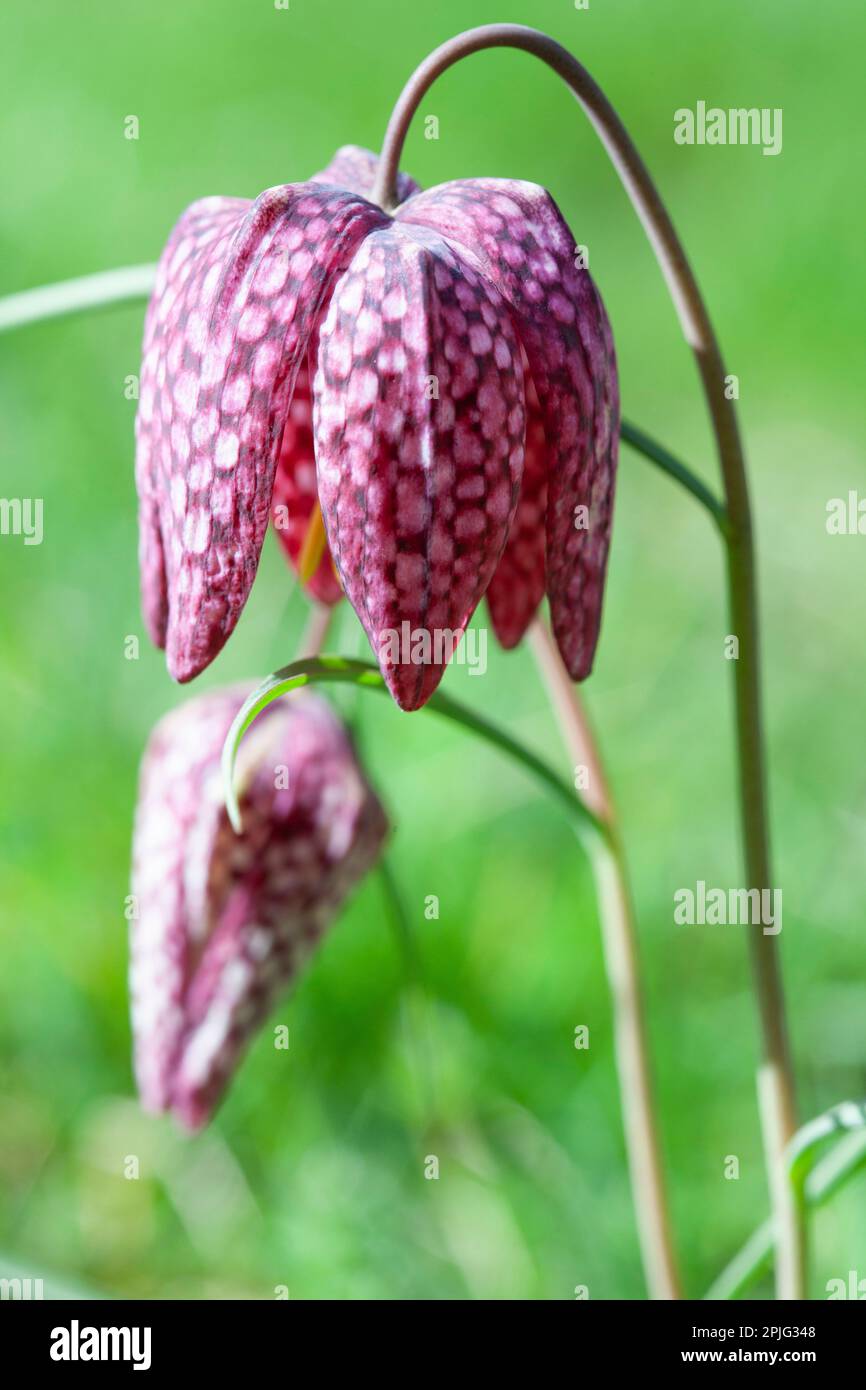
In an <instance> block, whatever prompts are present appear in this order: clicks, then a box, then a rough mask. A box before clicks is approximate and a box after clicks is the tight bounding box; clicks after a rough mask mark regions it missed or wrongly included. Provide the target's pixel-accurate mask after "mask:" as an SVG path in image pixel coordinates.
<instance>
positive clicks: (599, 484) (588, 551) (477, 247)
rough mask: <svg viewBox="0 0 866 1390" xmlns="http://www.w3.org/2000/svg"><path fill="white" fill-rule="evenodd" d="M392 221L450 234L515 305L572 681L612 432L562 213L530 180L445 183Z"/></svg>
mask: <svg viewBox="0 0 866 1390" xmlns="http://www.w3.org/2000/svg"><path fill="white" fill-rule="evenodd" d="M397 220H398V223H400V224H401V225H402V224H404V223H411V224H413V225H421V226H425V227H431V228H434V229H435V230H436V231H438V232H440V233H441V234H442V235H443V236H445V237H447V238H448V239H449V240H450V241H453V242H455V243H458V244H459V245H460V246H461V248H462V250H463V251H464V252H465V254H466V255H467V256H469V257H470V258H472V260H473V263H474V264H476V265H478V267H479V268H480V269H481V271H482V272H483V274H484V275H486V276H488V277H489V278H490V280H491V281H492V282H493V283H494V284H495V285H496V287H497V288H498V289H499V291H500V292H501V294H502V295H503V297H504V298H505V299H506V300H507V302H508V303H509V304H510V305H511V307H512V309H513V311H514V314H515V318H516V322H517V325H518V331H519V333H520V337H521V341H522V343H523V346H524V348H525V350H526V355H527V358H528V360H529V365H530V368H531V370H532V376H533V379H534V382H535V385H536V388H537V390H538V396H539V400H540V402H541V408H542V411H543V413H544V427H545V432H546V435H547V438H548V441H549V443H550V459H549V486H548V505H547V591H548V594H549V596H550V608H551V618H552V621H553V629H554V633H555V636H556V640H557V643H558V645H559V648H560V651H561V652H562V655H563V658H564V660H565V663H566V665H567V667H568V670H569V672H570V673H571V675H572V676H573V677H574V678H575V679H576V680H580V679H582V678H583V677H584V676H586V675H588V674H589V672H590V670H591V668H592V661H593V656H594V653H595V646H596V642H597V639H598V630H599V625H600V621H601V604H602V593H603V587H604V575H605V569H606V565H607V553H608V547H609V543H610V526H611V515H612V508H613V490H614V480H615V473H616V457H617V446H618V440H619V397H618V390H617V377H616V363H615V357H614V350H613V340H612V337H611V332H610V325H609V324H608V321H607V316H606V314H605V312H604V308H603V305H602V303H601V299H600V297H599V295H598V293H597V291H596V289H595V286H594V285H593V283H592V280H591V279H590V276H589V273H588V272H587V271H586V270H583V269H579V268H577V267H576V265H575V255H576V247H575V241H574V237H573V236H572V234H571V232H570V231H569V229H568V226H567V225H566V223H565V221H564V219H563V217H562V214H561V213H560V211H559V209H558V208H557V206H556V204H555V203H554V201H553V199H552V198H551V197H550V195H549V194H548V193H546V192H545V190H544V189H542V188H538V187H537V186H536V185H534V184H529V183H522V182H518V181H516V180H507V179H470V180H466V181H464V182H456V183H447V184H443V185H441V187H439V188H434V189H431V190H429V191H428V192H426V193H419V194H418V195H417V196H416V197H414V198H412V199H411V201H410V202H409V203H407V205H406V206H405V207H404V208H401V209H399V210H398V212H397ZM578 508H585V509H586V518H584V514H583V513H582V512H579V511H578V510H577V509H578ZM584 519H587V520H588V526H586V527H582V526H581V523H582V522H583V521H584Z"/></svg>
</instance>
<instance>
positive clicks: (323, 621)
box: [298, 600, 334, 660]
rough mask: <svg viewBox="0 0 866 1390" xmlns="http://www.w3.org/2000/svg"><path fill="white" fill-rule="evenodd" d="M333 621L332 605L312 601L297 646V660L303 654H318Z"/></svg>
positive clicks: (303, 655) (326, 638)
mask: <svg viewBox="0 0 866 1390" xmlns="http://www.w3.org/2000/svg"><path fill="white" fill-rule="evenodd" d="M333 621H334V607H333V605H332V604H329V603H317V602H316V601H315V600H314V601H313V603H312V605H311V607H310V614H309V617H308V618H307V625H306V627H305V628H304V631H303V634H302V636H301V641H300V643H299V646H298V660H301V658H303V657H305V656H318V655H319V654H320V652H321V651H322V648H323V647H324V645H325V643H326V642H327V640H328V633H329V632H330V630H331V624H332V623H333Z"/></svg>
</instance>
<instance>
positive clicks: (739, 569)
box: [373, 24, 806, 1299]
mask: <svg viewBox="0 0 866 1390" xmlns="http://www.w3.org/2000/svg"><path fill="white" fill-rule="evenodd" d="M487 48H516V49H520V50H522V51H523V52H526V53H530V54H532V55H533V56H534V57H536V58H540V59H541V60H542V62H545V63H547V65H548V66H549V67H551V68H552V69H553V71H554V72H556V73H557V74H558V75H559V76H560V77H561V78H562V79H563V81H564V82H565V83H566V85H567V86H568V87H569V88H570V90H571V91H572V92H573V93H574V95H575V96H576V98H577V100H578V102H579V103H580V105H581V107H582V108H583V110H584V111H585V113H586V114H587V116H588V117H589V119H590V121H591V122H592V124H593V126H594V127H595V130H596V132H597V134H598V136H599V138H600V139H601V141H602V144H603V145H604V147H605V149H606V150H607V153H608V155H609V156H610V159H611V162H612V163H613V165H614V168H615V169H616V171H617V173H618V174H619V177H620V180H621V181H622V184H623V186H624V188H625V190H626V192H627V193H628V195H629V198H630V199H631V202H632V206H633V207H634V209H635V211H636V213H637V215H638V217H639V218H640V220H641V223H642V225H643V227H644V230H645V232H646V234H647V236H648V238H649V241H650V243H651V245H652V248H653V251H654V252H655V256H656V259H657V261H658V264H659V266H660V268H661V271H662V273H663V275H664V277H665V281H666V283H667V286H668V289H669V291H670V294H671V297H672V299H673V302H674V305H675V307H676V311H677V314H678V316H679V320H680V324H681V326H682V330H683V333H684V336H685V338H686V341H687V342H688V344H689V346H690V347H691V349H692V352H693V353H694V356H695V361H696V364H697V368H698V372H699V374H700V378H701V383H702V386H703V390H704V396H705V399H706V404H707V409H708V411H709V415H710V420H711V423H712V427H713V432H714V435H715V440H716V448H717V452H718V456H719V463H720V467H721V473H722V479H723V483H724V492H725V511H726V516H727V527H726V531H725V550H726V560H727V580H728V583H727V588H728V610H729V624H730V633H731V634H732V635H734V636H736V637H737V639H738V643H739V656H738V659H737V660H735V661H732V662H731V663H730V664H731V669H732V673H733V681H734V704H735V711H736V730H737V749H738V772H739V804H740V818H741V826H742V844H743V859H744V868H745V876H746V880H747V883H746V886H747V887H748V888H757V889H770V888H771V887H772V877H771V869H770V844H769V831H768V825H767V807H766V772H765V759H764V740H763V733H762V713H761V690H760V674H759V634H758V605H757V592H756V577H755V554H754V544H753V539H752V516H751V506H750V502H749V489H748V483H747V478H746V468H745V461H744V458H743V450H742V445H741V442H740V432H739V426H738V423H737V414H736V408H735V405H734V401H733V399H732V398H731V392H730V391H729V390H728V380H727V376H726V372H725V367H724V363H723V360H722V355H721V350H720V348H719V344H718V341H717V339H716V335H715V332H714V330H713V326H712V323H711V322H710V317H709V314H708V312H707V308H706V305H705V303H704V300H703V296H702V295H701V292H700V289H699V287H698V283H697V281H696V279H695V276H694V273H693V271H692V269H691V266H690V265H689V262H688V259H687V257H686V253H685V250H684V248H683V245H682V242H681V241H680V239H679V237H678V235H677V233H676V231H675V230H674V226H673V223H672V222H671V219H670V216H669V214H668V211H667V208H666V207H665V205H664V203H663V202H662V199H661V196H660V194H659V192H658V189H657V188H656V185H655V183H654V182H653V180H652V177H651V176H650V173H649V171H648V169H647V167H646V165H645V164H644V162H643V160H642V159H641V157H640V155H639V154H638V151H637V148H636V147H635V145H634V143H633V141H632V139H631V136H630V135H629V134H628V131H627V130H626V128H625V126H624V125H623V123H622V121H621V120H620V118H619V116H618V115H617V113H616V111H615V110H614V108H613V107H612V106H611V104H610V102H609V101H608V99H607V97H606V96H605V95H604V93H603V92H602V90H601V88H600V87H599V86H598V84H597V83H596V82H595V80H594V79H593V78H592V77H591V76H590V74H589V73H588V72H587V70H586V68H584V67H583V65H582V64H581V63H579V62H578V61H577V59H576V58H575V57H574V56H573V55H572V54H571V53H569V52H568V50H567V49H565V48H563V47H562V46H561V44H558V43H556V42H555V41H554V40H553V39H551V38H550V37H549V36H548V35H546V34H542V33H540V32H539V31H538V30H537V29H529V28H526V27H525V26H523V25H520V24H490V25H484V26H482V27H481V28H478V29H470V30H468V31H467V32H466V33H464V34H458V35H457V36H456V37H455V38H453V39H450V40H448V41H447V42H446V43H444V44H442V45H441V46H440V47H439V48H437V49H435V50H434V51H433V52H432V53H431V54H430V55H429V56H428V57H427V58H425V60H424V61H423V62H422V63H421V65H420V66H419V67H418V68H417V69H416V70H415V72H414V73H413V74H412V76H411V77H410V78H409V81H408V82H407V83H406V86H405V87H404V88H403V91H402V92H401V94H400V97H399V98H398V101H397V104H396V106H395V107H394V110H393V112H392V115H391V119H390V121H389V123H388V129H387V131H386V133H385V140H384V144H383V147H382V157H381V160H380V163H379V170H378V176H377V180H376V187H375V189H374V192H373V198H374V201H376V202H377V203H379V204H380V205H381V206H382V207H384V208H387V209H391V208H393V207H394V204H395V190H396V180H397V170H398V167H399V162H400V156H401V153H402V149H403V144H404V141H405V138H406V133H407V131H408V129H409V125H410V122H411V120H412V117H413V116H414V114H415V112H416V111H417V109H418V105H419V103H420V102H421V100H422V98H423V97H424V95H425V94H426V92H427V91H428V89H429V88H430V86H431V84H432V83H433V82H434V81H435V79H436V78H437V77H438V76H439V75H440V74H441V73H443V72H445V71H446V69H447V68H450V67H451V66H452V65H453V64H454V63H457V62H459V61H460V60H461V59H463V58H466V57H468V56H469V55H470V54H473V53H477V52H479V51H481V50H482V49H487ZM720 646H721V644H720ZM720 660H721V651H720ZM748 940H749V947H750V954H751V960H752V973H753V978H754V984H755V994H756V998H757V1005H758V1015H759V1021H760V1030H761V1062H760V1067H759V1071H758V1102H759V1108H760V1115H761V1127H762V1133H763V1142H764V1154H765V1159H766V1166H767V1177H768V1183H769V1188H770V1196H771V1202H772V1208H773V1214H774V1220H775V1229H776V1232H777V1249H776V1295H777V1297H778V1298H780V1299H798V1298H804V1297H805V1296H806V1240H805V1222H804V1220H803V1215H802V1212H801V1210H800V1208H799V1205H798V1203H797V1200H796V1196H795V1193H794V1192H793V1189H792V1186H791V1183H790V1182H789V1180H788V1175H787V1170H786V1166H785V1156H784V1155H785V1146H786V1144H787V1143H788V1141H789V1140H790V1139H791V1138H792V1137H793V1135H794V1133H795V1131H796V1128H797V1115H796V1102H795V1090H794V1074H793V1064H792V1060H791V1050H790V1043H789V1037H788V1027H787V1022H786V1017H785V1004H784V994H783V988H782V975H781V966H780V962H779V952H778V946H777V943H776V938H775V936H772V935H769V934H765V933H764V931H763V929H762V927H761V924H760V923H758V924H755V925H753V926H752V927H751V928H750V929H749V932H748Z"/></svg>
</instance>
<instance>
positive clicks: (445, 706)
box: [222, 656, 609, 841]
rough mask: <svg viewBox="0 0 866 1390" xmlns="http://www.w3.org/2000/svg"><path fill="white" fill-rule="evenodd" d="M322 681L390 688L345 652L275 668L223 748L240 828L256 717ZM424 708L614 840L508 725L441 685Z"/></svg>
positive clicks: (584, 829)
mask: <svg viewBox="0 0 866 1390" xmlns="http://www.w3.org/2000/svg"><path fill="white" fill-rule="evenodd" d="M322 681H325V682H327V681H331V682H337V683H340V684H343V685H356V686H359V687H366V688H369V689H370V690H376V691H378V692H379V694H381V695H389V692H388V687H387V686H386V684H385V682H384V680H383V679H382V676H381V675H380V673H379V669H378V667H376V666H374V665H372V663H371V662H369V661H354V660H351V659H349V658H348V657H343V656H320V657H313V658H305V659H302V660H300V661H293V662H292V663H291V665H289V666H284V667H283V668H282V670H280V671H275V672H274V674H273V675H272V676H269V677H268V679H267V680H266V681H263V682H262V684H261V685H260V686H259V687H258V689H257V690H254V691H253V693H252V694H251V695H250V696H248V697H247V699H246V700H245V701H244V703H243V705H242V707H241V709H240V710H239V711H238V713H237V715H236V717H235V719H234V722H233V723H232V726H231V728H230V729H229V732H228V735H227V737H226V741H225V745H224V747H223V756H222V769H223V785H224V789H225V799H226V808H227V810H228V813H229V818H230V820H231V823H232V825H233V826H234V828H235V830H236V831H238V832H240V829H241V821H240V809H239V807H238V803H237V798H236V796H235V791H234V768H235V760H236V757H237V750H238V747H239V745H240V741H241V739H242V738H243V736H244V734H245V733H246V731H247V729H248V728H249V727H250V725H251V724H252V722H253V720H254V719H255V718H256V716H257V715H259V714H261V712H262V710H263V709H265V707H266V706H267V705H269V704H270V703H271V701H272V700H277V699H279V698H280V696H281V695H287V694H288V693H289V692H290V691H292V690H299V689H300V688H301V687H302V686H305V685H316V684H318V683H319V682H322ZM389 698H390V696H389ZM424 709H425V710H431V711H432V712H433V713H434V714H439V715H442V716H443V717H444V718H445V719H450V720H452V721H453V722H454V723H456V724H461V725H462V726H463V728H464V729H469V730H470V731H471V732H472V733H475V734H478V735H479V736H480V737H481V738H483V739H485V740H486V741H487V742H488V743H491V744H493V746H494V747H495V748H499V749H500V750H501V751H502V752H504V753H507V754H508V755H509V757H511V758H513V759H514V760H515V761H516V762H518V763H521V764H522V765H523V767H525V768H526V769H527V770H528V771H529V772H531V773H532V775H533V776H534V777H535V778H536V779H537V780H538V781H539V782H541V783H543V784H544V786H545V787H547V789H548V791H551V792H553V794H554V796H555V797H556V798H557V800H558V801H559V802H560V803H561V804H562V805H564V806H565V807H566V809H567V810H568V812H569V814H570V816H571V818H572V820H573V822H574V826H575V829H576V830H577V832H578V834H579V835H580V837H581V838H585V837H587V836H592V835H595V836H598V837H600V838H601V839H602V840H604V841H607V840H608V839H609V831H608V829H607V827H606V826H605V825H604V824H603V823H602V821H600V820H599V819H598V817H597V816H595V815H594V814H593V813H592V811H590V810H589V809H588V807H586V806H584V804H583V802H581V801H580V800H579V799H578V798H577V797H576V796H575V794H574V792H573V790H572V788H571V787H570V786H569V784H568V782H566V781H564V780H563V778H561V777H560V776H559V775H558V773H556V772H554V771H553V769H552V768H551V767H548V765H547V763H545V762H544V760H543V759H542V758H539V757H538V756H537V754H535V753H533V752H532V750H531V749H529V748H524V746H523V744H522V743H519V742H518V741H517V739H515V738H512V736H511V734H509V733H506V731H505V730H504V729H500V728H498V727H497V725H495V724H491V723H490V722H489V720H487V719H485V718H484V717H483V716H482V715H480V714H476V712H475V710H472V709H469V707H468V706H466V705H461V704H459V703H458V701H457V700H452V699H451V698H450V696H448V695H444V694H443V693H442V691H441V690H437V691H436V692H435V694H433V695H431V697H430V699H429V700H428V701H427V703H426V705H425V706H424Z"/></svg>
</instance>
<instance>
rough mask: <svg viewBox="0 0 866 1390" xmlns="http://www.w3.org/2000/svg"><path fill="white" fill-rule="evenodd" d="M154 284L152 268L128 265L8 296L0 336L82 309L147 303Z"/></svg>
mask: <svg viewBox="0 0 866 1390" xmlns="http://www.w3.org/2000/svg"><path fill="white" fill-rule="evenodd" d="M155 283H156V266H155V265H127V266H123V267H122V268H121V269H120V270H101V271H99V272H98V273H97V274H96V275H82V276H80V277H79V278H78V279H77V280H61V281H60V282H59V283H58V284H56V285H42V286H40V288H39V289H36V290H22V291H21V293H20V294H9V295H6V297H5V298H4V299H0V333H3V332H5V331H6V330H8V329H10V328H23V327H24V326H25V325H26V324H28V323H38V322H40V320H42V319H58V318H63V317H65V315H67V314H77V313H79V312H80V311H81V310H82V309H100V308H103V307H108V306H111V305H114V304H125V303H131V302H134V301H135V300H139V299H149V298H150V295H151V293H152V292H153V287H154V284H155Z"/></svg>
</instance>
